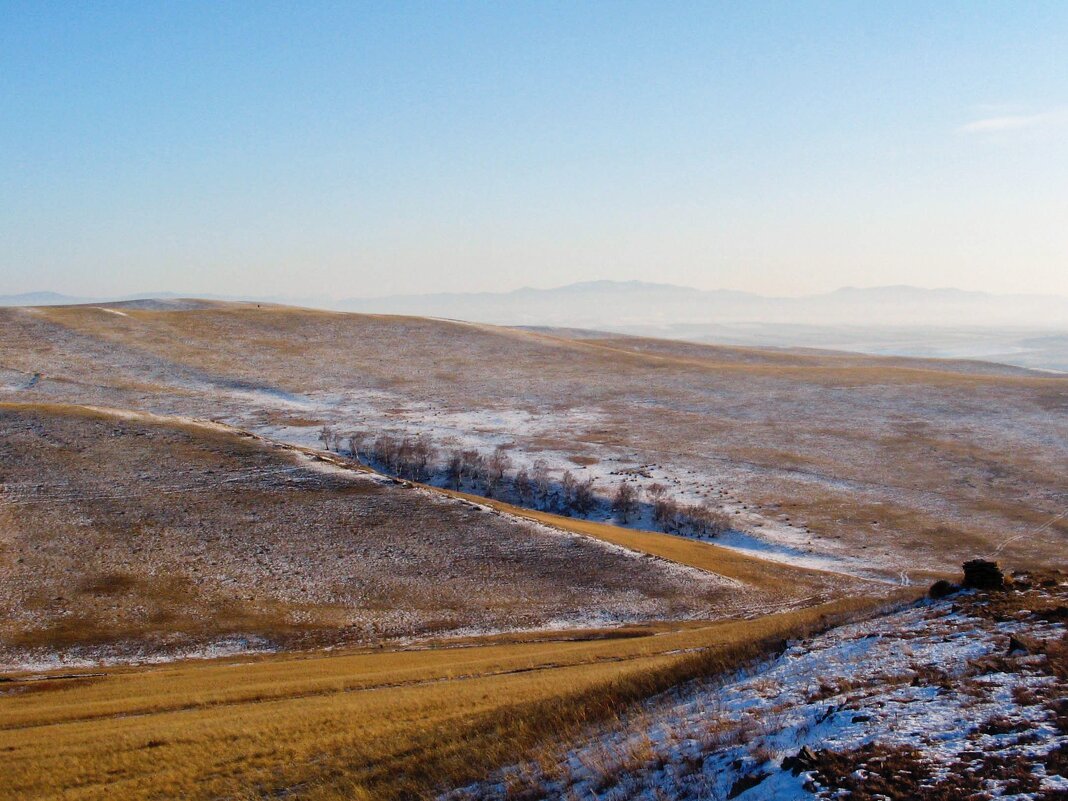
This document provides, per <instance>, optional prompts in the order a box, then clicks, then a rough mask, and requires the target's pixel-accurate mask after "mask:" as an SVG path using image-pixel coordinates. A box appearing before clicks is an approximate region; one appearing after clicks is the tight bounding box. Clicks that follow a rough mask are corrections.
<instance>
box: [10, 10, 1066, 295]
mask: <svg viewBox="0 0 1068 801" xmlns="http://www.w3.org/2000/svg"><path fill="white" fill-rule="evenodd" d="M0 17H2V21H3V24H2V25H0V44H2V45H3V46H2V47H0V74H2V75H3V76H4V77H3V79H2V80H0V120H2V121H3V125H2V126H0V182H2V183H3V185H4V186H5V191H4V192H3V193H0V243H2V244H3V248H2V249H0V293H2V294H16V293H22V292H31V291H41V290H51V291H56V292H60V293H64V294H70V295H75V296H87V297H98V296H114V295H129V294H133V293H139V292H144V291H162V290H163V289H168V290H173V291H181V292H184V291H185V290H187V289H188V290H193V292H192V293H191V294H223V295H250V294H255V295H261V296H272V295H277V296H293V297H300V296H332V297H339V298H345V297H372V296H384V295H393V294H419V293H435V292H444V291H457V292H470V291H491V292H497V291H507V290H510V289H515V288H518V287H521V286H530V285H533V286H541V287H552V286H560V285H565V284H568V283H571V282H574V281H587V280H597V279H612V280H643V281H650V282H665V283H672V284H679V285H684V286H693V287H696V288H698V289H703V290H713V289H727V290H740V291H747V292H754V293H757V294H762V295H772V296H781V297H791V296H798V295H807V294H814V293H821V292H827V291H831V290H834V289H836V288H838V287H841V286H885V285H897V284H908V285H915V286H921V287H932V288H933V287H944V286H952V287H958V288H961V289H964V290H977V291H987V292H994V293H1029V294H1030V293H1033V294H1053V295H1068V270H1065V269H1064V265H1065V264H1068V233H1066V229H1065V226H1064V225H1063V221H1064V220H1065V219H1068V82H1066V81H1065V79H1064V77H1063V76H1065V75H1068V51H1066V50H1065V49H1064V48H1063V46H1062V44H1063V41H1064V39H1065V35H1066V34H1068V6H1064V5H1063V4H1057V3H1036V4H1029V5H1027V6H1025V7H998V6H984V7H976V6H974V5H972V4H944V5H940V6H938V7H935V8H932V7H928V6H927V5H926V4H921V3H905V4H899V5H896V6H894V7H893V8H885V7H883V8H875V7H858V6H853V5H847V4H830V5H822V6H819V7H807V8H803V7H799V6H796V5H793V4H785V3H783V4H776V3H769V4H764V5H760V6H737V5H734V4H719V5H709V4H675V5H671V6H663V5H658V4H657V5H654V4H651V3H626V4H611V5H609V4H601V3H591V4H584V5H574V4H563V3H547V4H538V5H523V4H509V5H496V6H490V5H482V4H473V3H471V4H468V3H460V4H450V5H431V4H422V3H414V4H412V3H408V4H391V5H389V6H386V7H380V6H373V5H369V4H368V5H334V4H325V5H319V6H315V7H301V8H296V7H291V8H285V7H277V6H267V5H258V4H257V5H233V6H217V5H208V4H186V5H173V6H172V5H163V6H158V5H157V6H141V5H135V4H129V5H126V4H118V5H109V6H106V7H103V6H85V7H71V6H69V5H67V4H48V3H44V4H41V3H32V4H31V3H19V2H5V3H2V4H0ZM1024 52H1025V53H1026V54H1027V58H1021V57H1020V54H1021V53H1024Z"/></svg>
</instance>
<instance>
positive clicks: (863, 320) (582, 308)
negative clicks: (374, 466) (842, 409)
mask: <svg viewBox="0 0 1068 801" xmlns="http://www.w3.org/2000/svg"><path fill="white" fill-rule="evenodd" d="M144 297H157V298H176V297H183V296H182V295H178V294H176V293H173V292H166V293H148V294H141V295H129V296H125V297H121V298H118V297H115V298H107V299H92V298H77V297H70V296H66V295H60V294H57V293H54V292H31V293H27V294H23V295H9V296H6V297H3V296H0V305H4V306H33V305H56V304H67V303H102V302H108V301H110V302H114V301H117V300H132V299H134V298H144ZM184 297H189V296H188V295H185V296H184ZM196 297H202V298H206V299H213V300H246V301H254V302H262V303H290V304H294V305H301V306H316V307H321V308H331V309H337V310H342V311H353V312H366V313H378V314H410V315H418V316H423V317H448V318H454V319H460V320H470V321H474V322H485V323H496V324H500V325H539V326H563V327H572V328H599V329H608V330H614V331H625V330H630V329H633V328H636V327H641V328H645V329H649V330H650V332H651V331H652V330H654V329H655V328H656V327H659V326H665V327H677V326H684V325H700V326H710V325H711V326H714V325H730V326H732V327H736V326H738V325H747V324H757V325H811V326H820V327H825V326H865V327H872V326H907V327H916V326H941V327H960V326H967V327H978V328H990V327H993V328H1004V327H1024V328H1052V329H1056V330H1068V297H1060V296H1055V295H1022V294H1016V295H994V294H989V293H986V292H968V291H964V290H960V289H921V288H919V287H912V286H885V287H874V288H869V289H862V288H856V287H843V288H842V289H836V290H835V291H833V292H828V293H825V294H818V295H805V296H802V297H768V296H764V295H756V294H752V293H749V292H738V291H733V290H714V291H705V290H699V289H693V288H691V287H685V286H675V285H672V284H652V283H645V282H641V281H588V282H583V283H576V284H569V285H567V286H562V287H556V288H553V289H534V288H530V287H525V288H523V289H516V290H514V291H511V292H470V293H460V292H457V293H441V294H430V295H393V296H389V297H380V298H349V299H346V300H341V301H331V300H326V299H321V298H320V299H309V298H287V297H278V296H275V297H252V296H244V297H242V296H222V295H200V294H198V295H196Z"/></svg>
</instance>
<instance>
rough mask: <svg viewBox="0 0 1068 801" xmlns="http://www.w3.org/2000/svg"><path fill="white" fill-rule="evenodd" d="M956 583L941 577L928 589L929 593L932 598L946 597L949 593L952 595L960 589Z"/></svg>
mask: <svg viewBox="0 0 1068 801" xmlns="http://www.w3.org/2000/svg"><path fill="white" fill-rule="evenodd" d="M959 589H960V587H958V586H957V585H956V584H953V583H952V582H949V581H946V580H945V579H939V580H938V581H936V582H935V583H934V584H932V585H931V589H929V590H928V591H927V594H928V595H929V596H930V597H932V598H945V597H946V596H947V595H952V594H953V593H955V592H956V591H957V590H959Z"/></svg>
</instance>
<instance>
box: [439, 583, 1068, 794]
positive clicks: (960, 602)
mask: <svg viewBox="0 0 1068 801" xmlns="http://www.w3.org/2000/svg"><path fill="white" fill-rule="evenodd" d="M1066 578H1068V577H1066V576H1065V575H1064V574H1063V573H1057V574H1054V573H1050V574H1044V575H1034V576H1026V575H1018V576H1017V577H1016V581H1015V586H1014V587H1013V588H1011V589H1008V590H1003V591H991V592H989V593H975V592H966V593H961V594H958V595H956V596H951V597H950V598H947V599H945V600H941V601H924V602H921V603H919V604H918V605H916V606H914V607H911V608H908V609H905V610H903V611H898V612H896V613H893V614H890V615H887V616H884V617H881V618H878V619H874V620H870V621H866V622H862V623H856V624H852V625H848V626H844V627H841V628H838V629H835V630H832V631H830V632H828V633H825V634H823V635H820V636H817V637H815V638H813V639H812V640H808V641H804V642H796V643H793V644H791V645H789V647H787V649H786V650H785V651H784V652H783V653H782V654H781V655H780V656H778V657H777V658H776V659H774V660H773V661H771V662H770V663H767V664H765V665H762V666H760V667H759V668H758V669H754V670H753V671H751V672H750V673H748V674H747V675H743V676H735V677H731V678H728V679H727V680H724V681H722V682H721V683H703V684H699V685H691V686H688V687H683V688H680V689H679V690H677V691H676V692H673V693H671V694H670V695H668V696H665V697H661V698H659V699H655V700H654V701H652V702H650V703H648V704H647V705H645V707H644V708H642V709H641V710H639V711H637V712H635V713H633V714H631V715H629V716H627V717H626V718H624V719H623V720H621V721H620V724H619V725H618V726H614V727H612V729H611V730H609V731H602V732H597V733H593V734H591V735H590V736H589V739H587V740H586V741H584V742H583V743H582V744H581V745H579V746H577V747H575V746H574V745H571V746H549V747H546V748H545V750H544V751H543V752H542V753H540V754H539V755H538V757H537V758H536V759H535V760H533V761H532V762H530V763H529V764H524V765H521V766H517V767H512V768H508V769H506V770H504V771H502V772H501V773H500V774H498V775H496V776H494V777H493V778H492V779H490V780H488V781H486V782H484V783H482V784H478V785H473V786H470V787H466V788H463V789H459V790H455V791H452V792H450V793H448V794H447V795H446V796H445V798H446V799H448V801H460V800H461V799H504V798H508V799H526V798H530V799H533V798H568V799H576V800H577V799H591V800H592V799H598V801H623V799H649V801H659V800H660V799H669V798H670V799H694V801H696V800H697V799H728V798H739V799H742V800H743V801H753V800H754V799H768V800H769V801H770V800H771V799H802V798H814V797H815V798H851V799H900V800H901V801H905V800H906V799H928V800H930V801H934V800H935V799H939V800H940V801H958V800H959V801H964V799H969V800H970V801H980V800H981V799H988V798H994V797H1004V798H1018V799H1029V801H1038V800H1039V799H1041V801H1052V800H1053V799H1065V798H1068V635H1066V629H1065V620H1066V618H1068V606H1066V602H1068V581H1066Z"/></svg>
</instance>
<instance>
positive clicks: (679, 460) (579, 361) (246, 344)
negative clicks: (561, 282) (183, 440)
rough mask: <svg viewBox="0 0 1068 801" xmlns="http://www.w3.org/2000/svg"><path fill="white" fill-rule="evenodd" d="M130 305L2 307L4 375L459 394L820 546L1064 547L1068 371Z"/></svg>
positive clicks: (346, 403) (263, 427) (390, 415)
mask: <svg viewBox="0 0 1068 801" xmlns="http://www.w3.org/2000/svg"><path fill="white" fill-rule="evenodd" d="M116 309H117V310H120V311H122V312H123V313H124V314H125V315H126V316H121V315H118V314H114V313H110V312H108V311H105V310H103V309H101V308H97V307H56V308H48V309H38V310H19V309H4V310H0V325H2V327H3V330H4V332H5V333H4V337H3V340H2V342H0V385H3V384H4V382H5V381H6V384H7V393H6V394H8V396H9V397H11V398H13V399H14V398H16V397H18V398H20V399H25V400H34V401H43V400H48V399H56V400H66V401H71V402H81V403H86V402H89V403H98V404H103V405H110V406H120V407H136V408H144V409H149V410H153V411H159V412H163V413H170V414H196V415H198V416H204V417H220V418H223V419H226V420H228V421H231V422H235V423H237V424H239V425H241V426H242V427H245V428H250V429H252V430H257V431H262V432H265V433H271V432H274V431H276V430H278V429H279V426H285V425H290V426H303V427H304V429H303V430H305V431H307V429H308V427H310V425H313V424H318V423H324V422H325V423H331V424H334V425H336V426H338V427H340V428H341V429H343V430H344V429H345V428H348V427H362V428H364V429H369V430H372V431H374V430H378V429H380V428H382V427H383V426H388V425H389V424H390V423H391V421H395V420H400V419H402V418H403V419H405V420H406V421H407V422H408V423H409V424H410V425H409V428H413V427H414V428H418V426H419V424H420V421H426V422H427V423H428V424H430V423H433V421H434V420H435V419H445V418H447V417H448V416H450V415H451V416H454V417H455V416H457V415H460V416H462V417H463V419H466V420H470V419H473V418H478V420H479V422H478V427H479V430H480V431H481V432H482V434H483V435H484V436H485V437H497V438H498V439H500V438H504V439H508V440H510V441H511V442H512V443H513V444H514V446H515V450H514V451H513V453H514V452H518V451H529V452H533V453H538V452H546V453H553V454H556V453H559V454H564V456H563V457H562V460H563V461H566V462H568V463H570V464H576V462H575V461H574V460H575V459H576V458H577V459H578V460H579V463H581V462H582V461H591V460H597V461H599V462H600V463H601V464H602V465H603V464H606V463H607V462H608V461H609V460H611V461H612V464H618V465H619V466H625V465H626V464H628V463H629V464H648V463H655V464H658V465H659V466H661V467H663V468H664V469H665V470H669V471H671V472H672V473H673V474H675V475H677V476H679V477H680V480H681V479H686V480H694V481H698V482H703V483H704V484H705V485H707V486H709V487H712V488H716V489H724V490H726V491H728V492H729V493H730V494H731V495H732V496H733V497H736V498H738V499H740V502H741V503H745V505H746V507H747V509H748V510H749V511H750V512H751V513H752V514H754V515H761V516H763V518H764V519H766V520H768V521H772V522H773V523H775V525H780V526H782V525H786V524H784V523H782V522H781V518H782V516H783V514H784V513H785V512H788V513H789V516H790V518H791V520H790V522H789V526H791V527H793V531H794V534H795V535H798V536H802V537H809V536H810V533H811V537H810V538H811V546H812V548H813V549H814V550H817V551H820V552H824V553H829V554H832V555H839V556H840V555H849V556H854V555H861V556H864V557H865V558H868V559H869V561H871V562H872V563H873V564H876V565H878V566H879V568H880V569H883V570H885V571H886V572H887V573H888V574H889V575H895V574H896V573H897V572H899V571H900V570H905V569H913V568H916V567H920V568H930V569H932V570H948V569H952V568H953V567H954V566H955V565H956V564H959V562H960V561H962V560H963V559H965V558H968V557H970V556H973V555H976V554H989V553H992V552H994V551H995V550H997V549H999V548H1001V549H1002V550H1001V555H1002V556H1003V557H1007V558H1010V559H1011V560H1012V561H1013V562H1014V563H1017V564H1025V563H1035V564H1037V563H1042V562H1045V561H1049V560H1054V561H1057V560H1063V554H1064V552H1065V550H1064V544H1065V538H1066V536H1068V523H1066V522H1065V520H1064V519H1063V518H1058V517H1057V516H1058V515H1060V514H1061V513H1062V512H1063V510H1064V504H1065V501H1066V499H1068V474H1066V472H1065V470H1064V465H1065V464H1066V463H1068V422H1066V421H1068V418H1066V417H1065V412H1066V411H1068V379H1066V378H1064V377H1062V376H1052V375H1042V374H1038V373H1029V372H1026V371H1022V370H1019V369H1016V368H1005V367H1001V366H998V365H984V364H982V363H978V362H963V361H960V362H953V361H939V360H918V359H914V360H913V359H900V358H878V357H868V356H859V355H854V354H841V355H839V354H831V353H818V352H797V353H793V352H783V351H775V350H764V349H758V348H727V347H710V346H700V345H691V344H686V343H678V342H665V341H660V340H653V339H642V338H628V337H615V336H603V337H599V338H598V337H590V336H587V335H582V336H581V337H573V336H568V335H566V332H561V335H554V334H552V333H546V332H533V331H518V330H511V329H503V328H496V327H492V326H484V325H469V324H464V323H457V322H448V321H441V320H427V319H419V318H404V317H391V316H377V315H352V314H336V313H329V312H320V311H313V310H306V309H293V308H285V307H268V306H264V307H262V308H261V307H258V306H255V305H247V304H245V305H242V304H218V303H197V304H189V306H188V307H183V308H179V309H168V308H133V307H116ZM34 373H41V374H42V378H41V379H40V380H39V381H37V382H36V384H34V386H33V387H32V388H26V387H27V385H28V384H29V383H30V379H31V377H32V376H33V374H34ZM517 413H522V414H525V415H528V416H529V421H530V422H529V424H528V425H527V426H526V428H525V429H520V428H516V426H515V425H514V424H513V423H512V422H511V421H512V420H513V419H514V415H515V414H517ZM508 415H512V417H509V416H508ZM289 420H295V421H299V423H297V422H294V423H287V421H289ZM283 433H286V434H287V435H288V434H293V435H298V434H299V430H298V429H297V428H292V427H291V428H288V429H284V432H283ZM591 463H592V462H591ZM802 524H803V526H804V527H802Z"/></svg>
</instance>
